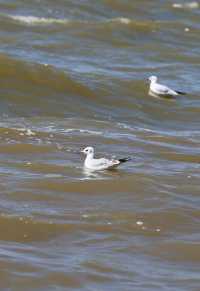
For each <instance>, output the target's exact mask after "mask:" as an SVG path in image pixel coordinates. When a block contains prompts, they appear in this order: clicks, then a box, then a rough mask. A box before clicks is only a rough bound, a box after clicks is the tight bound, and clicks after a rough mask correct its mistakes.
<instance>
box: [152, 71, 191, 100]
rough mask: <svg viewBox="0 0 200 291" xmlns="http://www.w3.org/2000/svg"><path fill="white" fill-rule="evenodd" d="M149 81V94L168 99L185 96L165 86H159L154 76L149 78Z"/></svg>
mask: <svg viewBox="0 0 200 291" xmlns="http://www.w3.org/2000/svg"><path fill="white" fill-rule="evenodd" d="M148 80H149V81H150V88H149V92H150V93H153V94H155V95H157V96H168V97H174V96H177V95H185V94H186V93H184V92H181V91H176V90H173V89H171V88H169V87H167V86H165V85H161V84H159V83H157V80H158V78H157V77H156V76H151V77H149V79H148Z"/></svg>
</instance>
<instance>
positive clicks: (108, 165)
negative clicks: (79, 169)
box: [81, 147, 130, 171]
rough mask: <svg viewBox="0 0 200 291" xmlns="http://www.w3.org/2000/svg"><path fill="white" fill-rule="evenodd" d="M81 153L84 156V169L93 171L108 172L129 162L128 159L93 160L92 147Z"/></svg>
mask: <svg viewBox="0 0 200 291" xmlns="http://www.w3.org/2000/svg"><path fill="white" fill-rule="evenodd" d="M81 152H82V153H84V154H85V155H86V158H85V161H84V167H85V168H87V169H90V170H93V171H102V170H110V169H113V168H116V167H118V166H119V165H120V164H122V163H125V162H127V161H129V160H130V158H123V159H111V160H109V159H106V158H100V159H95V158H94V148H93V147H86V148H85V149H84V150H82V151H81Z"/></svg>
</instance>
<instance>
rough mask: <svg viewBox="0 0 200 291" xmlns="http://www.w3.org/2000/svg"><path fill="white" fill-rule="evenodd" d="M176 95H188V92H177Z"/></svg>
mask: <svg viewBox="0 0 200 291" xmlns="http://www.w3.org/2000/svg"><path fill="white" fill-rule="evenodd" d="M176 93H178V94H179V95H186V94H187V93H186V92H182V91H176Z"/></svg>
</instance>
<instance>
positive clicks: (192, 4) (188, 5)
mask: <svg viewBox="0 0 200 291" xmlns="http://www.w3.org/2000/svg"><path fill="white" fill-rule="evenodd" d="M172 7H174V8H183V9H184V8H186V9H197V8H199V3H198V2H196V1H194V2H187V3H174V4H172Z"/></svg>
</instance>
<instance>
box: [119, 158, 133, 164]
mask: <svg viewBox="0 0 200 291" xmlns="http://www.w3.org/2000/svg"><path fill="white" fill-rule="evenodd" d="M130 160H131V158H130V157H128V158H122V159H119V160H118V161H119V162H120V163H126V162H128V161H130Z"/></svg>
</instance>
